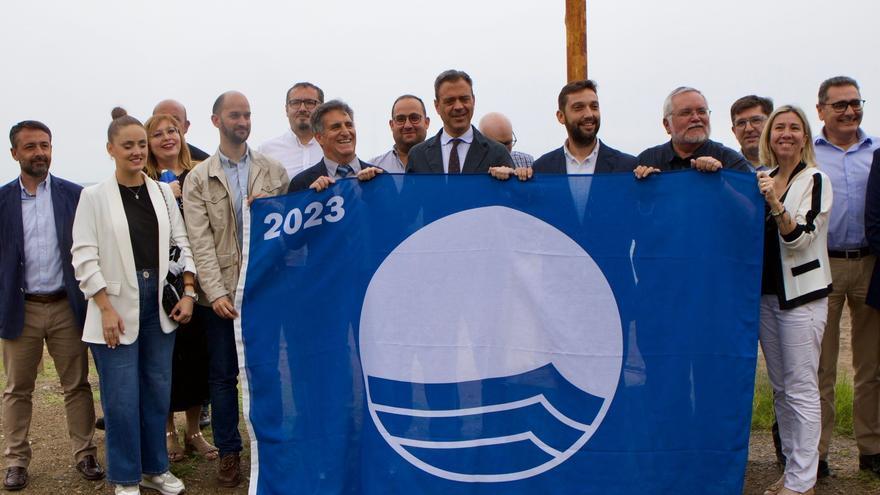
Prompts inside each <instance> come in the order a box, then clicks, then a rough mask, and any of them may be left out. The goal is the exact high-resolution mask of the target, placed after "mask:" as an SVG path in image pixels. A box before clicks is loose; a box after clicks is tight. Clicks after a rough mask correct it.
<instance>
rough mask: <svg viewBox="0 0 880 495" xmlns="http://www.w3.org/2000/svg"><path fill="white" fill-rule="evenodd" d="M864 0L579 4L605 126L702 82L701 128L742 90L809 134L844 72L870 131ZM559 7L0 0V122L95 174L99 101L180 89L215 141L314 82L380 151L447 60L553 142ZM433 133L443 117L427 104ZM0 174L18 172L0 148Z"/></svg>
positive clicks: (637, 142)
mask: <svg viewBox="0 0 880 495" xmlns="http://www.w3.org/2000/svg"><path fill="white" fill-rule="evenodd" d="M878 13H880V4H878V3H876V2H866V1H855V0H838V1H837V2H827V1H819V0H800V1H795V0H783V1H767V0H763V1H756V0H740V1H729V2H715V1H706V0H703V1H697V0H668V1H665V2H649V1H627V0H618V1H613V0H591V1H589V2H588V22H589V43H590V50H589V57H590V76H591V77H592V78H593V79H595V80H597V81H598V83H599V97H600V101H601V104H602V129H601V131H600V137H601V138H602V139H603V140H604V141H606V142H607V143H609V144H610V145H612V146H614V147H616V148H619V149H621V150H624V151H627V152H630V153H633V154H636V153H638V152H640V151H641V150H642V149H644V148H647V147H648V146H652V145H655V144H658V143H660V142H662V141H665V140H666V139H667V136H666V134H665V132H664V131H663V128H662V126H661V125H660V117H661V116H660V114H661V105H662V101H663V98H664V97H665V95H666V94H667V93H668V92H669V91H670V90H671V89H672V88H674V87H676V86H679V85H689V86H695V87H697V88H700V89H701V90H703V92H704V93H705V94H706V96H707V97H708V100H709V105H710V107H711V109H712V110H713V114H712V123H713V127H714V129H713V134H712V136H713V138H714V139H716V140H720V141H722V142H724V143H726V144H728V145H731V146H735V141H734V139H733V136H732V135H731V133H730V119H729V113H728V109H729V107H730V104H731V103H732V102H733V101H734V100H735V99H736V98H737V97H739V96H742V95H744V94H748V93H757V94H760V95H766V96H771V97H772V98H773V99H774V101H775V102H776V103H777V104H784V103H794V104H798V105H801V106H802V107H804V108H805V110H806V111H807V114H808V115H809V116H810V117H811V118H812V119H813V122H812V124H813V125H814V131H818V128H819V127H818V125H819V123H818V119H817V118H816V112H815V103H816V90H817V88H818V85H819V83H820V82H821V81H822V80H823V79H825V78H827V77H830V76H834V75H839V74H845V75H850V76H852V77H855V78H856V79H857V80H858V81H859V82H860V84H861V86H862V96H863V97H864V98H865V99H866V100H867V101H868V103H867V106H866V111H865V119H864V122H863V127H864V128H865V129H866V130H867V131H868V132H869V133H874V134H880V64H878V62H877V60H876V58H877V54H878V53H880V37H878V36H877V35H876V33H875V25H876V22H877V19H878V18H880V15H878ZM563 20H564V1H563V0H545V1H528V2H526V1H500V0H477V1H475V0H465V1H462V0H447V1H444V2H413V1H397V0H372V1H361V2H344V1H335V0H325V1H323V2H308V3H306V2H277V1H276V2H266V1H254V2H233V1H226V0H223V1H211V2H208V1H201V0H199V1H187V2H176V1H169V0H157V1H153V2H149V3H147V2H138V3H135V2H120V1H113V2H111V1H106V0H92V1H85V0H84V1H58V0H51V1H43V2H28V3H24V2H14V3H13V2H4V5H3V15H2V16H0V46H2V47H3V53H4V57H3V59H4V77H2V78H0V124H2V125H3V129H4V133H5V132H8V129H9V128H10V127H11V126H12V125H13V124H14V123H15V122H18V121H19V120H23V119H28V118H31V119H38V120H42V121H43V122H45V123H46V124H48V125H49V126H50V127H51V128H52V130H53V134H54V153H53V164H52V171H53V173H55V174H57V175H60V176H62V177H66V178H69V179H72V180H75V181H80V182H95V181H98V180H101V179H103V178H104V177H107V176H108V175H109V174H110V173H111V172H112V169H113V165H112V162H111V160H110V158H109V157H108V156H107V153H106V151H105V142H106V129H107V125H108V124H109V120H110V109H111V108H112V107H113V106H115V105H121V106H123V107H125V108H126V109H127V110H128V111H129V113H130V114H132V115H134V116H137V117H139V118H144V117H147V116H148V115H149V114H150V112H151V111H152V108H153V105H154V104H155V103H156V102H157V101H159V100H161V99H163V98H175V99H178V100H181V101H182V102H183V103H184V104H185V105H186V106H187V109H188V111H189V119H190V121H192V128H191V130H190V133H189V134H188V136H187V139H188V140H189V141H190V142H192V143H193V144H195V145H196V146H199V147H201V148H203V149H205V150H206V151H208V152H213V151H214V149H215V147H216V145H217V141H218V140H217V131H216V129H214V127H213V126H212V125H211V122H210V107H211V104H212V103H213V101H214V98H215V97H216V96H217V95H218V94H219V93H221V92H222V91H225V90H228V89H237V90H240V91H242V92H244V93H245V94H246V95H247V96H248V98H249V99H250V102H251V109H252V111H253V130H252V133H251V139H250V143H251V145H258V144H260V143H262V142H263V141H265V140H267V139H269V138H272V137H274V136H276V135H278V134H280V133H281V132H282V131H283V130H284V129H285V128H286V126H287V120H286V117H285V114H284V96H285V95H284V93H285V91H286V89H287V88H288V87H289V86H290V85H291V84H292V83H293V82H296V81H301V80H308V81H311V82H313V83H316V84H317V85H319V86H321V87H322V88H323V89H324V91H325V93H326V96H327V98H328V99H329V98H342V99H344V100H345V101H347V102H348V103H349V104H350V105H351V106H352V107H353V108H354V111H355V121H356V125H357V130H358V151H359V153H358V155H359V156H360V157H361V158H364V159H369V158H371V157H372V156H374V155H376V154H379V153H380V152H383V151H385V150H387V149H388V148H389V147H390V145H391V136H390V133H389V130H388V123H387V122H388V118H389V112H390V108H389V107H390V105H391V102H392V101H393V100H394V98H395V97H396V96H398V95H400V94H403V93H414V94H416V95H419V96H421V97H422V98H424V99H425V100H426V103H427V104H428V106H429V107H432V105H431V100H433V86H432V84H433V80H434V77H435V76H436V75H437V74H438V73H439V72H440V71H442V70H444V69H447V68H459V69H463V70H465V71H467V72H469V73H470V74H471V76H472V77H473V79H474V92H475V94H476V109H475V122H476V119H479V117H480V116H482V115H483V114H485V113H487V112H490V111H500V112H503V113H506V114H507V115H508V116H509V117H510V118H511V120H512V121H513V125H514V129H515V131H516V134H517V137H518V138H519V143H518V144H517V148H516V149H519V150H520V151H525V152H528V153H531V154H533V155H535V156H538V155H540V154H542V153H544V152H546V151H549V150H550V149H552V148H555V147H558V146H559V145H560V144H561V142H562V140H563V139H564V130H563V128H562V127H561V126H560V125H559V124H558V123H557V122H556V119H555V115H554V112H555V109H556V97H557V94H558V92H559V88H560V87H561V86H562V85H563V84H564V82H565V30H564V23H563ZM429 111H430V113H431V116H432V125H431V128H430V129H429V134H433V133H435V132H436V131H437V130H439V128H440V120H439V118H435V117H436V115H435V114H434V112H433V108H429ZM3 156H4V157H5V158H4V159H3V160H2V165H0V181H2V182H4V183H5V182H6V181H8V180H11V179H13V178H14V177H15V176H17V175H18V173H19V168H18V164H17V163H15V162H14V161H13V160H12V158H11V156H10V155H9V153H5V154H4V155H3Z"/></svg>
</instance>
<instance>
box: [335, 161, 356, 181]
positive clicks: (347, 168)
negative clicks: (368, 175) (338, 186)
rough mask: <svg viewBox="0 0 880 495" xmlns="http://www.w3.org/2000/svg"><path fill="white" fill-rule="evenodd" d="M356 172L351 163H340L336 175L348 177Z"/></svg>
mask: <svg viewBox="0 0 880 495" xmlns="http://www.w3.org/2000/svg"><path fill="white" fill-rule="evenodd" d="M353 174H354V169H353V168H351V165H343V164H341V163H340V164H339V165H338V166H337V167H336V176H337V177H341V178H343V179H344V178H346V177H349V176H351V175H353Z"/></svg>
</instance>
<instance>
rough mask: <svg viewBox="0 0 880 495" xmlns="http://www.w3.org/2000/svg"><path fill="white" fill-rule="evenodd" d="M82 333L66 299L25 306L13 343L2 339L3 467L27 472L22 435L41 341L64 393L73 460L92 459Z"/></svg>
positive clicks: (90, 399)
mask: <svg viewBox="0 0 880 495" xmlns="http://www.w3.org/2000/svg"><path fill="white" fill-rule="evenodd" d="M81 335H82V331H81V329H80V328H79V325H78V324H77V322H76V318H75V317H74V315H73V312H72V311H71V310H70V305H69V304H68V302H67V300H66V299H64V300H61V301H57V302H53V303H37V302H30V301H26V302H25V306H24V330H23V331H22V334H21V335H20V336H19V337H18V338H16V339H3V367H4V368H5V370H6V388H5V389H4V390H3V399H2V409H3V433H4V435H5V450H4V451H3V455H4V457H5V460H6V467H12V466H20V467H25V468H26V467H27V466H28V464H29V463H30V460H31V455H32V452H31V446H30V443H29V442H28V432H29V430H30V425H31V414H32V412H33V401H32V396H33V392H34V384H35V382H36V379H37V365H38V364H39V362H40V358H41V357H42V356H43V342H44V341H45V342H46V347H48V349H49V355H51V356H52V360H53V361H54V363H55V369H56V370H57V371H58V378H59V381H60V382H61V388H62V390H63V393H64V408H65V410H66V413H67V431H68V433H69V434H70V440H71V444H72V446H73V456H74V460H75V461H76V462H79V461H80V460H81V459H82V458H83V457H85V456H87V455H96V454H97V449H96V447H95V444H94V443H93V442H92V437H93V436H94V433H95V403H94V399H93V397H92V387H91V386H90V385H89V381H88V373H89V361H88V354H87V347H86V345H85V343H83V342H82V340H81Z"/></svg>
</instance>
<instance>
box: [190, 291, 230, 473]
mask: <svg viewBox="0 0 880 495" xmlns="http://www.w3.org/2000/svg"><path fill="white" fill-rule="evenodd" d="M195 311H196V312H198V318H199V321H201V322H202V324H203V325H204V326H205V333H206V334H207V339H208V390H209V392H210V395H211V427H212V428H213V430H214V445H216V446H217V448H218V449H219V450H220V456H224V455H226V454H235V453H238V452H241V435H240V434H239V433H238V351H237V350H236V348H235V325H234V324H233V321H232V320H227V319H225V318H221V317H219V316H217V314H216V313H214V310H213V309H211V308H210V307H205V306H198V305H197V306H196V308H195Z"/></svg>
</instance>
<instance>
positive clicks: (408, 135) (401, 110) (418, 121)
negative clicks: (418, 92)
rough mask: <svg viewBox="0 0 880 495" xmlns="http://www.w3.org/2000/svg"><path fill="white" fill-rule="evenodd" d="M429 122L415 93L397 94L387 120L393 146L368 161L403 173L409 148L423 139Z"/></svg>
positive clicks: (396, 172) (393, 171)
mask: <svg viewBox="0 0 880 495" xmlns="http://www.w3.org/2000/svg"><path fill="white" fill-rule="evenodd" d="M430 124H431V119H430V118H428V112H427V110H426V109H425V102H423V101H422V99H421V98H419V97H418V96H415V95H403V96H399V97H398V98H397V99H396V100H394V104H393V105H391V119H390V120H389V121H388V126H389V127H390V128H391V137H392V139H394V146H392V147H391V149H390V150H389V151H387V152H385V153H384V154H382V155H379V156H377V157H374V158H373V159H372V160H370V163H372V164H373V165H375V166H377V167H379V168H381V169H382V170H385V171H386V172H391V173H392V174H402V173H404V172H405V171H406V164H407V162H408V161H409V150H410V149H411V148H412V147H413V146H415V145H417V144H419V143H421V142H423V141H424V140H425V138H426V137H427V135H428V126H429V125H430Z"/></svg>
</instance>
